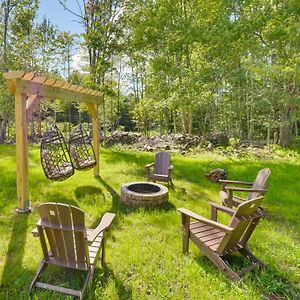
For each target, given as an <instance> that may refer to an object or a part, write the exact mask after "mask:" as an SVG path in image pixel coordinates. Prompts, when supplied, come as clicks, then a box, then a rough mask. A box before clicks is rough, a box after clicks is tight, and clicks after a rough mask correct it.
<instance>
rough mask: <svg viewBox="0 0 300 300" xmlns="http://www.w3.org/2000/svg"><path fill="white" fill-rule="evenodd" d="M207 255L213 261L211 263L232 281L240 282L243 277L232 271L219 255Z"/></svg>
mask: <svg viewBox="0 0 300 300" xmlns="http://www.w3.org/2000/svg"><path fill="white" fill-rule="evenodd" d="M209 252H210V253H206V255H207V257H208V258H209V259H210V260H211V262H212V263H213V264H214V265H215V266H216V267H218V268H219V269H220V270H221V271H222V272H223V273H224V274H225V275H226V276H227V277H228V278H229V279H230V280H233V281H239V280H241V277H240V276H239V275H238V274H237V273H236V272H234V271H232V270H231V268H230V266H229V265H228V263H227V262H226V261H225V260H224V259H223V258H222V257H221V256H219V255H217V254H215V253H212V252H211V251H209Z"/></svg>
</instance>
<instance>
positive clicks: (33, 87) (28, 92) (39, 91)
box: [3, 71, 102, 212]
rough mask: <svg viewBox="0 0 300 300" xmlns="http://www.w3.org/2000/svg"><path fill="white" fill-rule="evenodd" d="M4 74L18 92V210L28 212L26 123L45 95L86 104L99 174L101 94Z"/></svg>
mask: <svg viewBox="0 0 300 300" xmlns="http://www.w3.org/2000/svg"><path fill="white" fill-rule="evenodd" d="M3 75H4V77H5V78H6V80H7V84H8V90H9V92H10V93H11V94H13V95H15V116H16V156H17V168H16V178H17V211H18V212H27V211H30V210H31V208H30V201H29V190H28V187H29V184H28V182H29V180H28V133H27V122H28V121H29V120H30V118H31V116H32V113H33V111H34V109H35V108H36V107H37V105H38V104H39V102H40V100H41V99H42V98H50V99H60V100H65V101H70V102H71V101H72V102H73V101H75V102H84V103H86V104H87V106H88V109H89V112H90V113H91V116H92V128H93V147H94V151H95V156H96V161H97V165H96V166H95V167H94V176H95V177H97V176H99V119H98V105H99V104H100V103H101V101H102V94H101V93H99V92H97V91H93V90H91V89H86V88H83V87H80V86H77V85H72V84H71V83H68V82H64V81H60V80H56V79H52V78H47V77H43V76H36V75H35V73H26V72H24V71H15V72H8V73H4V74H3Z"/></svg>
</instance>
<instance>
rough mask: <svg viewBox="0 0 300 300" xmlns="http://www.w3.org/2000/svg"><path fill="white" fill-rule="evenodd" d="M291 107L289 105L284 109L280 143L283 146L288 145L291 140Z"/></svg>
mask: <svg viewBox="0 0 300 300" xmlns="http://www.w3.org/2000/svg"><path fill="white" fill-rule="evenodd" d="M290 119H291V108H290V107H287V108H286V109H284V110H283V114H282V122H281V125H280V128H279V144H280V145H281V146H283V147H288V146H289V145H290V140H291V124H290Z"/></svg>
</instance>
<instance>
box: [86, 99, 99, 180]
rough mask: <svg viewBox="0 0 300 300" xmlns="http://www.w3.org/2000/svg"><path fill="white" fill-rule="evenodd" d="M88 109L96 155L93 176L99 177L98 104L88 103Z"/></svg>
mask: <svg viewBox="0 0 300 300" xmlns="http://www.w3.org/2000/svg"><path fill="white" fill-rule="evenodd" d="M88 108H89V111H90V113H91V116H92V131H93V148H94V152H95V157H96V162H97V164H96V166H95V167H94V176H95V177H99V170H100V166H99V163H100V161H99V117H98V105H97V104H88Z"/></svg>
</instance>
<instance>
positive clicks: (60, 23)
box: [38, 0, 83, 33]
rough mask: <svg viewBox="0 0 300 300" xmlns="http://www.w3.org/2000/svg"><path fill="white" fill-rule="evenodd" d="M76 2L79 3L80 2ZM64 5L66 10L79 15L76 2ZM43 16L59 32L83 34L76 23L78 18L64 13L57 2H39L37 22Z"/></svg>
mask: <svg viewBox="0 0 300 300" xmlns="http://www.w3.org/2000/svg"><path fill="white" fill-rule="evenodd" d="M78 2H79V3H81V0H79V1H78ZM66 3H67V7H68V8H70V9H71V10H72V11H74V12H76V13H78V14H80V9H79V7H78V4H77V1H76V0H67V1H66ZM43 16H46V18H47V19H50V21H51V22H52V23H53V24H54V25H56V26H57V27H58V28H59V29H60V30H63V31H70V32H72V33H81V32H83V26H82V25H81V24H80V23H78V22H76V21H78V18H76V16H74V15H72V14H71V13H70V12H68V11H66V10H65V9H64V8H63V6H62V5H61V4H60V3H59V2H58V0H40V7H39V11H38V21H41V20H42V19H43Z"/></svg>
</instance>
